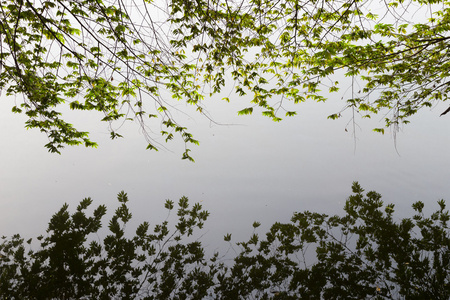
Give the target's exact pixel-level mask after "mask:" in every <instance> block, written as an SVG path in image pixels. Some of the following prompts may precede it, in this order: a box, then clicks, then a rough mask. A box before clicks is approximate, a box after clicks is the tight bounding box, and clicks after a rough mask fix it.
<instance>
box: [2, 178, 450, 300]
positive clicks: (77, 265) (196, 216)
mask: <svg viewBox="0 0 450 300" xmlns="http://www.w3.org/2000/svg"><path fill="white" fill-rule="evenodd" d="M118 200H119V207H118V208H117V209H116V211H115V213H114V214H113V216H112V217H111V219H110V221H109V223H108V232H109V233H108V234H107V235H106V236H105V237H104V238H103V239H100V238H99V229H100V228H101V227H102V223H101V220H102V217H104V216H105V214H106V207H105V206H103V205H101V206H99V207H97V208H96V209H95V210H93V212H92V215H91V216H88V215H87V213H86V210H87V209H88V207H89V206H90V205H91V204H92V200H91V199H90V198H87V199H84V200H83V201H82V202H81V203H80V205H79V206H78V207H77V209H76V211H75V212H74V213H70V212H69V210H68V206H67V205H64V206H63V207H62V208H61V210H60V211H58V212H57V213H56V214H55V215H54V216H53V217H52V219H51V220H50V223H49V226H48V229H47V234H46V235H45V236H40V237H38V244H39V249H37V250H35V249H34V247H35V246H36V243H34V242H33V241H32V240H31V239H30V240H28V241H26V242H25V241H24V239H23V238H21V237H20V235H14V236H12V237H11V238H6V237H3V242H2V243H1V244H0V270H1V272H0V299H42V298H45V299H211V298H214V299H330V298H331V299H448V298H449V296H450V286H449V281H450V251H449V247H450V236H449V228H448V222H449V220H450V215H449V212H448V210H446V206H445V202H444V201H443V200H442V201H439V202H438V205H439V209H438V210H437V211H436V212H434V213H432V214H431V215H429V216H426V215H425V213H424V204H423V203H422V202H417V203H415V204H413V209H414V210H415V214H414V215H413V216H412V217H411V218H404V219H401V220H397V221H396V218H395V216H394V206H393V205H384V204H383V202H382V200H381V195H380V194H378V193H376V192H368V193H366V194H364V190H363V189H362V188H361V186H360V185H359V184H358V183H356V182H355V183H354V184H353V194H352V195H351V196H350V197H349V198H348V200H347V201H346V204H345V207H344V212H345V213H344V215H343V216H338V215H335V216H328V215H325V214H319V213H313V212H309V211H304V212H297V213H294V215H293V217H292V219H291V221H290V222H289V223H279V222H277V223H275V224H273V225H272V227H271V228H270V230H269V231H268V232H267V233H266V234H265V235H264V236H260V235H259V234H258V233H257V232H256V230H257V228H258V227H259V226H260V223H259V222H254V224H253V227H254V229H255V232H254V234H253V235H252V236H251V237H250V239H249V240H248V241H245V242H239V243H237V244H236V245H235V246H237V247H238V249H239V251H237V252H236V250H235V253H236V255H235V256H234V257H233V258H230V257H229V255H220V254H219V253H214V254H213V255H212V256H211V257H209V258H208V257H207V256H206V255H205V252H206V249H205V248H204V247H203V246H202V244H201V242H200V241H199V239H195V238H194V237H195V230H196V229H198V228H202V227H203V224H204V222H205V221H206V219H207V218H208V215H209V214H208V212H207V211H205V210H202V207H201V205H200V204H195V205H194V206H192V207H191V206H189V203H188V199H187V198H185V197H182V198H181V199H180V200H179V202H178V210H177V218H178V220H177V222H176V223H175V225H174V226H173V227H172V226H169V222H168V220H166V221H164V222H162V223H160V224H157V225H155V226H154V227H153V230H150V224H149V223H148V222H143V223H142V224H140V225H139V226H137V229H136V231H135V234H134V235H133V236H132V237H128V236H129V234H127V233H126V232H125V227H126V225H127V223H128V222H129V221H130V220H131V217H132V215H131V212H130V211H129V209H128V207H127V202H128V197H127V195H126V194H125V193H124V192H121V193H119V194H118ZM165 207H166V209H168V210H169V211H171V210H173V209H174V203H173V202H172V201H170V200H167V201H166V203H165ZM225 240H226V241H227V242H228V243H229V245H230V247H231V248H232V249H234V247H235V246H233V244H232V243H231V235H230V234H227V235H226V236H225Z"/></svg>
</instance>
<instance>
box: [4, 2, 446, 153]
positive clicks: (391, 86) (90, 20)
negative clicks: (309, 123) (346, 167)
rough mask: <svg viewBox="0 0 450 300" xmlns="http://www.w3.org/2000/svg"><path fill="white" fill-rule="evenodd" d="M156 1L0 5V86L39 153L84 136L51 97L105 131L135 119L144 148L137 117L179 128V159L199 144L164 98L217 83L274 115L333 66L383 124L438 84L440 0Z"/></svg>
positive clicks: (197, 101)
mask: <svg viewBox="0 0 450 300" xmlns="http://www.w3.org/2000/svg"><path fill="white" fill-rule="evenodd" d="M166 4H167V5H163V6H161V5H160V3H156V2H155V1H145V0H144V1H142V2H138V3H135V4H133V5H122V3H119V2H116V1H113V0H108V1H93V0H83V1H67V0H57V1H40V2H36V3H35V2H32V1H28V0H25V1H22V0H5V1H3V2H2V3H1V5H0V8H1V11H0V13H1V15H2V18H1V21H0V43H1V51H0V63H1V72H0V88H1V89H2V90H6V93H7V94H9V95H22V96H23V102H22V103H19V104H18V105H15V106H14V107H13V108H12V110H13V112H16V113H25V114H26V115H27V116H28V117H29V120H28V121H27V123H26V126H27V128H37V129H39V130H40V131H42V132H44V133H45V134H47V136H48V138H49V143H48V144H47V145H46V147H47V148H48V149H49V151H51V152H57V153H59V152H60V150H61V148H62V147H64V145H79V144H84V145H85V146H88V147H95V146H96V144H95V142H93V141H91V140H90V138H89V135H88V133H87V132H85V131H79V130H78V129H76V128H75V127H73V126H72V125H71V124H69V123H67V122H66V121H64V117H63V115H62V114H61V112H60V111H59V110H58V108H59V107H61V106H63V105H66V104H68V106H69V108H70V109H73V110H95V111H99V112H101V113H102V114H103V115H104V116H103V117H102V118H101V120H102V121H104V122H108V123H109V125H110V126H109V128H110V130H111V132H112V134H111V138H116V137H121V135H120V133H118V132H117V130H118V129H119V128H120V124H122V122H123V121H124V120H136V121H137V122H138V123H139V124H140V125H141V127H142V129H143V131H144V133H145V134H146V138H147V140H148V141H149V145H148V147H147V149H155V150H157V147H156V144H157V143H156V141H155V138H156V137H157V136H155V135H154V134H153V133H152V131H151V130H146V128H147V127H146V126H147V125H146V122H147V117H146V116H148V117H149V118H155V117H157V118H159V119H160V122H161V124H162V128H163V129H162V130H161V132H160V134H161V135H162V136H164V138H165V140H166V141H170V140H172V139H173V137H174V135H178V136H179V137H180V138H181V139H182V141H184V143H185V144H186V149H185V151H184V154H183V158H186V159H189V160H192V158H191V157H190V154H189V150H190V149H189V147H188V145H191V144H194V145H197V144H198V141H197V140H196V139H194V138H193V135H192V133H190V132H189V131H188V129H187V128H186V127H185V126H183V124H180V123H179V122H178V121H177V120H175V119H174V116H173V115H172V113H171V111H172V108H173V106H174V102H173V101H180V100H183V101H186V103H187V104H190V105H193V106H194V107H195V109H196V111H198V112H199V113H201V114H206V110H205V107H204V104H203V103H204V102H203V100H204V99H205V97H207V96H213V95H215V94H219V93H221V92H222V91H223V89H224V88H226V87H229V86H233V87H234V88H235V93H236V94H237V95H240V96H244V95H248V98H249V99H250V102H251V103H250V106H249V105H248V104H244V108H243V109H241V110H239V112H238V114H240V115H248V114H251V113H252V112H254V111H256V110H259V111H260V112H261V113H262V114H263V115H264V116H267V117H269V118H270V119H272V120H274V121H280V120H281V117H284V116H286V117H289V116H294V115H295V111H292V110H291V109H288V108H285V107H284V106H283V105H285V104H286V103H287V102H288V101H291V102H293V103H302V102H304V101H306V100H308V99H310V100H313V101H325V100H326V97H327V95H326V94H324V92H321V90H324V91H328V93H336V92H339V91H341V90H344V89H340V88H339V87H340V85H341V84H342V83H339V82H338V81H336V80H335V79H336V78H332V77H333V75H334V74H336V73H339V74H345V75H346V76H351V77H353V78H356V80H357V82H360V84H361V85H362V88H361V90H360V91H359V93H358V94H357V95H355V94H352V95H350V96H349V95H346V94H345V92H343V98H344V97H345V98H346V99H347V102H346V104H344V106H345V107H346V108H353V109H356V110H360V111H364V114H365V116H369V115H370V114H377V113H379V112H384V113H386V115H387V118H386V125H387V126H391V125H394V126H397V125H398V124H400V123H407V122H408V119H409V118H410V117H411V116H412V115H413V114H415V113H417V112H418V111H419V110H420V109H421V108H423V107H430V106H432V105H433V103H435V102H440V101H446V100H447V98H448V95H449V92H450V85H449V81H448V77H449V72H448V70H449V66H450V65H449V64H450V63H449V52H448V51H447V49H448V48H449V42H448V41H449V38H448V35H449V34H448V33H449V30H450V27H449V25H448V24H449V22H448V20H449V19H450V10H449V2H448V1H447V0H433V1H423V0H409V1H407V2H406V3H405V2H403V1H398V0H395V1H390V2H389V3H385V4H381V5H385V6H384V7H381V8H379V10H380V12H382V13H380V16H377V15H375V14H373V12H372V11H371V10H372V9H373V7H372V6H373V5H375V4H373V3H371V2H365V1H361V0H351V1H348V0H339V1H336V0H323V1H315V0H313V1H310V0H308V1H299V0H281V1H276V2H273V1H268V0H250V1H247V0H245V1H244V0H242V1H223V0H208V1H206V0H198V1H195V2H193V1H186V0H173V1H167V3H166ZM161 7H165V9H161ZM426 7H429V8H430V9H427V8H426ZM393 8H395V11H394V10H392V9H393ZM413 8H415V9H416V10H418V11H417V12H413V11H411V10H413ZM377 9H378V8H377ZM383 9H384V11H383ZM156 12H157V13H156ZM422 13H423V14H422ZM419 15H424V17H423V18H420V17H417V16H419ZM399 16H402V17H401V18H400V17H399ZM408 18H410V19H411V20H408ZM390 21H392V22H390ZM336 75H337V74H336ZM369 96H370V98H369ZM223 99H225V100H226V101H230V98H229V97H226V98H223ZM208 116H209V115H208ZM339 116H340V114H333V115H331V116H330V118H332V119H335V118H337V117H339ZM115 122H118V123H117V124H118V125H117V126H114V124H116V123H115ZM378 131H381V130H378ZM155 132H157V131H155Z"/></svg>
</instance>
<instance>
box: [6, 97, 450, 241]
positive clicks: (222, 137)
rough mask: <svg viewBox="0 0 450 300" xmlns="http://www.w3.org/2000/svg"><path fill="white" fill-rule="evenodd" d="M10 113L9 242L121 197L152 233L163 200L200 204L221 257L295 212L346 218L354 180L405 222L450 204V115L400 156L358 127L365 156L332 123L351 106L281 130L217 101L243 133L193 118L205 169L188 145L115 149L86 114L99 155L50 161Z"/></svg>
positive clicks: (135, 138) (127, 142)
mask: <svg viewBox="0 0 450 300" xmlns="http://www.w3.org/2000/svg"><path fill="white" fill-rule="evenodd" d="M12 101H14V100H13V99H12V98H7V97H2V98H1V102H0V126H1V127H0V128H2V129H1V130H0V140H1V145H2V146H1V147H0V156H1V157H2V159H1V160H0V214H1V215H0V228H1V233H0V234H1V235H11V234H14V233H21V234H22V235H24V236H26V237H31V236H36V235H38V234H41V233H44V231H45V229H46V225H47V223H48V221H49V219H50V217H51V215H52V214H53V213H55V212H56V211H57V210H58V209H59V208H60V207H61V206H62V205H63V203H65V202H67V203H69V205H70V206H71V208H72V209H74V208H75V207H76V205H77V204H78V202H79V201H80V200H82V199H83V198H84V197H92V198H93V199H94V204H95V205H99V204H107V205H108V207H109V208H110V210H112V209H114V208H115V207H116V206H117V201H116V195H117V193H118V192H120V191H121V190H124V191H125V192H127V193H128V194H129V197H130V207H131V208H132V212H133V216H134V217H133V219H134V220H135V221H139V222H141V221H145V220H148V221H150V222H151V224H155V223H157V222H160V221H162V220H164V219H165V217H166V213H165V211H164V209H163V204H164V201H165V199H172V200H174V201H177V200H178V199H179V198H180V197H181V196H183V195H185V196H188V197H189V199H190V200H191V202H192V203H194V202H201V204H202V205H203V206H204V208H205V209H207V210H209V211H210V212H211V216H210V219H209V221H208V222H207V224H206V235H205V236H204V237H203V239H204V241H205V243H206V244H207V245H209V247H218V246H217V245H219V241H220V240H221V239H222V236H223V235H224V234H226V233H228V232H230V233H233V236H234V238H233V241H239V240H242V239H244V238H246V237H248V236H249V235H250V233H251V232H252V228H251V224H252V223H253V221H259V222H261V223H262V224H263V229H264V228H267V227H268V226H269V225H270V224H272V223H273V222H275V221H283V222H285V221H288V220H289V218H290V216H291V215H292V213H293V212H294V211H302V210H313V211H318V212H324V213H330V214H338V213H341V212H342V207H343V204H344V203H345V200H346V198H347V197H348V196H349V195H350V194H351V188H350V187H351V184H352V182H353V181H355V180H356V181H359V182H360V183H361V184H362V186H363V187H364V188H365V189H366V190H376V191H377V192H379V193H381V194H382V195H383V197H384V198H383V199H384V200H385V202H386V203H395V204H396V210H397V211H398V214H397V215H398V216H406V215H407V214H408V213H411V212H412V209H411V208H410V207H411V204H412V203H413V202H415V201H418V200H422V201H424V202H425V203H426V206H428V207H430V208H437V205H436V201H437V200H439V199H441V198H444V199H450V187H449V183H448V182H449V180H448V179H449V171H448V169H449V167H450V163H449V159H448V153H449V151H448V149H449V146H450V141H449V135H448V132H449V131H448V129H449V125H450V117H447V116H443V117H439V114H440V113H441V112H442V111H443V110H445V108H446V105H443V104H441V105H440V106H438V107H434V108H433V109H431V110H430V109H427V110H423V111H422V112H421V113H420V114H419V115H417V116H416V117H414V118H413V119H412V123H411V124H410V125H408V126H406V127H404V128H403V129H402V130H401V132H400V133H399V134H398V136H397V149H398V153H399V154H397V152H396V150H395V147H394V141H393V138H392V135H391V133H389V131H387V133H386V134H385V135H380V134H378V133H374V132H372V130H371V129H372V128H373V127H380V126H382V125H383V123H380V119H382V116H379V117H376V118H373V119H372V120H358V125H359V128H357V131H356V135H357V140H356V144H355V141H354V139H353V136H352V132H351V128H350V127H348V128H349V130H348V132H346V131H345V128H346V124H347V122H348V121H349V118H350V114H349V113H347V114H345V115H344V117H343V118H342V119H340V120H337V121H332V120H327V119H326V116H328V115H329V114H331V113H334V112H336V111H339V109H340V108H341V107H342V106H343V103H342V102H340V101H338V100H336V99H331V100H330V101H329V102H327V103H303V104H300V105H297V106H296V108H297V111H298V112H299V115H298V116H296V117H293V118H289V119H286V120H284V121H282V122H280V123H274V122H272V121H270V120H269V119H267V118H264V117H260V116H259V115H258V114H256V115H253V116H240V117H237V116H236V115H237V114H236V111H237V110H238V109H239V108H243V107H245V105H241V104H240V103H239V99H238V100H237V101H236V102H234V103H233V104H226V103H221V102H220V101H215V102H214V101H213V102H211V103H207V104H206V106H207V107H208V108H209V111H210V113H211V114H212V116H213V117H214V119H215V120H216V121H218V122H222V123H228V124H233V125H222V126H219V125H213V124H211V123H210V122H209V121H208V120H207V119H206V118H204V117H202V116H200V115H197V114H192V115H190V117H189V118H188V120H187V122H188V124H187V125H188V126H190V128H191V131H192V132H193V133H194V135H196V137H197V138H198V139H199V140H200V142H201V145H200V146H199V147H194V148H192V155H193V157H194V158H195V159H196V162H195V163H191V162H188V161H184V160H181V159H180V158H181V154H182V146H183V145H179V144H177V143H176V142H175V143H174V144H168V145H167V148H168V149H167V150H164V149H162V150H161V151H159V152H154V151H148V150H145V147H146V143H145V140H144V137H143V136H142V134H140V133H139V130H138V126H137V125H136V124H133V123H130V124H128V125H125V127H124V128H123V130H122V132H121V133H122V134H124V135H125V138H124V139H121V140H114V141H111V140H109V133H108V131H107V127H106V125H105V124H101V123H99V122H96V121H95V120H94V119H93V117H94V115H93V114H91V115H90V114H84V113H80V112H78V113H77V114H73V115H71V116H70V117H71V118H73V122H74V123H75V124H81V125H82V127H80V129H82V130H89V131H91V132H92V134H93V138H94V139H95V140H96V141H97V142H99V144H100V146H99V147H98V148H97V149H86V148H83V147H72V148H66V149H65V150H64V151H63V152H62V155H57V154H51V153H48V152H47V151H46V149H45V148H44V144H45V143H47V139H46V137H45V136H44V135H42V134H41V133H39V132H38V131H37V130H25V129H24V128H23V127H24V121H25V118H24V117H23V116H20V115H14V114H13V113H11V107H12V105H13V102H12ZM180 105H181V104H180ZM183 105H184V104H183ZM183 105H181V106H180V108H183V107H184V106H183ZM155 130H156V131H157V130H159V128H156V129H155ZM355 145H356V150H355Z"/></svg>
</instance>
